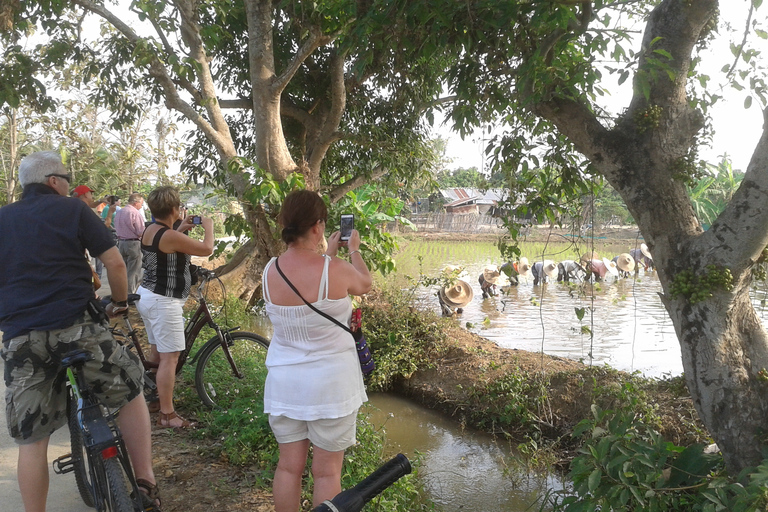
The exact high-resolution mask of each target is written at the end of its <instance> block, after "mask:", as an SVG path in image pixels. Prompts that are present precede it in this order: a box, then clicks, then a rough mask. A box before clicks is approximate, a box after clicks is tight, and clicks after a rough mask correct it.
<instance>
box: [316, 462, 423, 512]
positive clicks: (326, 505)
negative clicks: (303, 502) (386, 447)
mask: <svg viewBox="0 0 768 512" xmlns="http://www.w3.org/2000/svg"><path fill="white" fill-rule="evenodd" d="M410 472H411V463H410V462H409V461H408V458H407V457H406V456H405V455H403V454H402V453H398V454H397V455H395V457H394V458H392V459H390V460H389V461H387V462H385V463H384V464H383V465H382V466H381V467H380V468H379V469H377V470H376V471H374V472H373V473H371V474H370V475H369V476H368V477H367V478H366V479H365V480H363V481H362V482H360V483H359V484H357V485H356V486H354V487H352V488H351V489H347V490H346V491H342V492H340V493H339V494H337V495H336V496H335V497H334V498H333V499H332V500H326V501H324V502H323V503H322V504H320V505H319V506H317V507H315V508H314V509H312V512H359V511H360V510H362V508H363V506H365V504H366V503H368V502H369V501H371V500H372V499H373V498H375V497H376V496H378V495H379V494H381V492H382V491H383V490H384V489H386V488H387V487H389V486H390V485H392V484H393V483H395V482H396V481H397V480H399V479H400V477H402V476H405V475H407V474H408V473H410Z"/></svg>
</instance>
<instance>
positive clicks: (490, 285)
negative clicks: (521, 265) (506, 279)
mask: <svg viewBox="0 0 768 512" xmlns="http://www.w3.org/2000/svg"><path fill="white" fill-rule="evenodd" d="M499 276H501V272H499V269H498V268H496V266H495V265H490V266H487V267H485V269H484V270H483V273H482V274H480V277H478V278H477V282H478V283H480V290H481V291H482V292H483V298H484V299H487V298H488V297H491V296H496V281H498V280H499Z"/></svg>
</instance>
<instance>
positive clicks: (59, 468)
mask: <svg viewBox="0 0 768 512" xmlns="http://www.w3.org/2000/svg"><path fill="white" fill-rule="evenodd" d="M74 470H75V459H73V458H72V454H71V453H68V454H66V455H62V456H61V457H59V458H58V459H56V460H54V461H53V472H54V473H56V474H57V475H64V474H66V473H71V472H73V471H74Z"/></svg>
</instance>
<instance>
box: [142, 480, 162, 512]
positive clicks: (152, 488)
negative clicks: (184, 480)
mask: <svg viewBox="0 0 768 512" xmlns="http://www.w3.org/2000/svg"><path fill="white" fill-rule="evenodd" d="M136 485H137V486H138V488H139V492H140V493H141V506H142V507H144V511H145V512H162V511H161V510H160V505H161V504H162V502H161V500H160V491H159V490H158V488H157V484H151V483H149V482H148V481H147V480H144V479H143V478H137V479H136Z"/></svg>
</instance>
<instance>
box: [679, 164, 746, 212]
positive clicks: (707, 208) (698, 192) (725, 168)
mask: <svg viewBox="0 0 768 512" xmlns="http://www.w3.org/2000/svg"><path fill="white" fill-rule="evenodd" d="M707 172H708V173H709V175H708V176H705V177H702V178H700V179H699V180H698V181H696V182H695V183H694V184H692V185H691V186H690V187H689V188H688V194H689V196H690V198H691V202H692V203H693V208H694V211H695V212H696V217H698V219H699V222H701V223H702V224H706V225H710V224H712V223H713V222H714V221H715V219H716V218H717V216H718V215H720V213H721V212H722V211H723V210H724V209H725V206H726V205H727V204H728V202H729V201H730V200H731V198H732V197H733V194H734V193H735V192H736V190H737V189H738V188H739V185H740V184H741V180H742V179H743V178H744V174H743V173H739V172H734V170H733V168H732V167H731V162H730V161H729V160H728V159H727V158H726V157H723V159H722V160H721V161H720V163H719V164H717V165H716V166H715V165H711V164H707Z"/></svg>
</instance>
